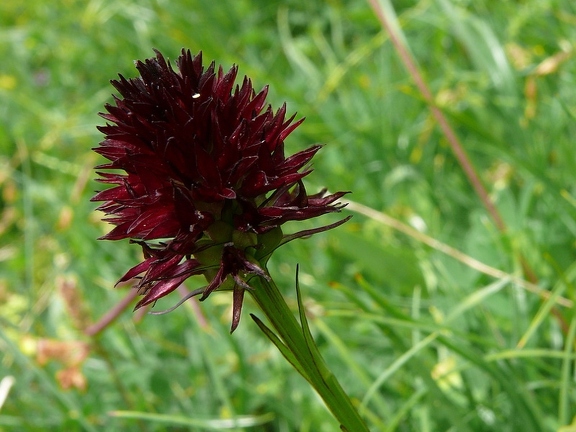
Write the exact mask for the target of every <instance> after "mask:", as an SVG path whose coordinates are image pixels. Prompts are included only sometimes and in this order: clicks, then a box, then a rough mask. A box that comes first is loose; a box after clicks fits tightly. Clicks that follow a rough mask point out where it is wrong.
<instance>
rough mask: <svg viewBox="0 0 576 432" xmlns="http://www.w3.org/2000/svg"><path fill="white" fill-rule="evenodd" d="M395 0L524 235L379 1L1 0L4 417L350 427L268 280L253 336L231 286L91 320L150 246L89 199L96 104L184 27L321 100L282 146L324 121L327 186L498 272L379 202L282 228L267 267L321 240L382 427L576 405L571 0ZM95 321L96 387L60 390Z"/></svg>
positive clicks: (564, 426)
mask: <svg viewBox="0 0 576 432" xmlns="http://www.w3.org/2000/svg"><path fill="white" fill-rule="evenodd" d="M384 3H385V1H384V0H383V1H382V2H381V4H384ZM393 6H394V10H395V14H396V15H395V16H396V18H397V22H398V24H399V28H400V30H401V32H402V35H403V38H404V39H405V41H406V42H407V44H408V46H409V47H410V51H411V52H412V54H413V55H414V57H415V58H416V59H417V62H418V64H419V67H420V69H421V71H422V72H423V75H424V77H425V80H426V82H427V83H428V85H429V86H430V88H431V90H432V92H433V93H434V95H435V98H436V103H437V104H438V106H440V107H441V109H442V110H443V112H444V114H445V115H446V116H447V118H448V119H449V121H450V123H451V124H452V126H453V127H454V129H455V131H456V133H457V134H458V136H459V137H460V138H461V140H462V143H463V145H464V147H465V148H466V150H467V152H468V153H469V156H470V158H471V160H472V161H473V163H474V165H475V166H476V168H477V170H478V172H479V174H480V176H481V178H482V179H483V181H484V183H485V185H486V187H487V189H488V191H489V193H490V196H491V198H492V199H493V200H494V202H495V203H496V205H497V207H498V209H499V211H500V212H501V214H502V217H503V219H504V220H505V222H506V224H507V226H508V230H507V231H506V233H505V234H502V233H500V232H499V231H498V230H497V229H496V227H495V225H494V223H493V221H492V220H491V219H490V217H489V215H488V214H487V212H486V210H485V209H484V207H483V206H482V203H481V201H480V199H479V198H478V196H477V195H476V194H475V193H474V191H473V189H472V187H471V186H470V184H469V182H468V181H467V179H466V177H465V175H464V174H463V170H462V167H461V166H460V165H459V164H458V162H457V160H456V159H455V157H454V155H453V153H452V151H451V149H450V146H449V145H448V143H447V140H446V138H445V137H444V136H443V134H442V133H441V131H440V129H439V128H438V126H437V124H436V123H435V121H434V119H433V118H432V116H431V114H430V111H429V109H428V107H427V105H426V103H425V102H424V99H423V97H422V95H421V94H420V93H419V92H418V90H417V88H416V87H415V85H414V82H413V80H412V78H411V77H410V75H409V74H408V73H407V71H406V69H405V68H404V66H403V64H402V62H401V61H400V60H399V57H398V54H397V52H396V51H395V50H394V48H393V46H392V45H391V43H390V40H389V37H388V35H387V34H386V33H385V32H384V31H383V30H382V28H381V25H380V23H379V22H378V20H377V18H376V17H375V15H374V12H373V11H372V9H371V8H370V5H369V4H368V2H365V1H361V0H348V1H344V0H340V1H339V0H330V1H328V0H327V1H319V0H309V1H303V0H287V1H282V2H277V1H270V0H222V1H213V0H210V1H208V0H179V1H167V0H142V1H135V0H113V1H112V0H86V1H75V0H55V1H50V2H48V1H42V0H27V1H23V0H13V1H4V2H1V4H0V58H1V59H2V60H1V62H0V196H1V198H0V380H1V379H4V384H5V385H6V384H7V383H9V380H10V378H9V377H12V378H13V385H12V386H11V387H10V389H9V390H8V392H7V395H6V397H5V399H4V400H3V404H2V406H1V407H0V431H63V430H66V431H104V430H105V431H132V430H134V431H165V430H168V431H209V430H236V431H242V430H245V431H278V432H288V431H313V432H316V431H321V432H323V431H326V432H328V431H334V430H337V424H336V423H335V421H334V420H333V419H332V418H331V417H330V415H329V413H328V412H327V411H326V409H325V408H324V407H323V405H322V402H321V401H320V399H319V398H318V397H317V396H316V395H315V394H314V393H313V391H312V390H311V389H310V388H309V387H308V385H307V383H306V382H305V381H304V380H303V379H302V378H301V377H300V376H298V375H297V374H296V373H295V372H294V371H293V370H291V368H290V366H289V365H288V364H287V363H286V362H285V360H284V359H283V358H282V357H281V356H280V355H279V354H278V352H277V351H276V350H275V348H274V347H273V346H272V345H271V344H270V343H269V342H268V341H267V340H266V339H265V337H264V336H263V335H262V334H261V333H260V332H259V330H258V329H257V327H256V325H255V324H254V323H253V322H252V321H251V320H250V319H249V317H248V315H247V313H248V312H253V313H256V314H258V311H257V309H256V308H255V306H254V305H253V304H252V303H251V302H250V300H247V304H246V306H245V311H244V316H243V320H242V322H241V324H240V327H239V329H238V330H237V331H236V332H235V333H234V334H233V335H229V325H230V319H231V307H230V305H231V298H230V296H229V295H228V294H225V293H222V294H214V295H212V296H210V298H209V299H208V300H207V301H205V302H203V303H202V304H201V314H199V313H198V312H194V310H193V309H192V308H191V307H189V306H182V307H180V308H178V309H177V310H175V311H174V312H172V313H170V314H168V315H161V316H151V315H146V316H144V317H143V319H141V320H138V319H137V318H138V317H137V316H135V315H133V314H132V313H131V312H130V311H127V312H125V313H123V314H122V315H121V316H120V318H119V319H118V321H116V322H115V323H114V324H112V325H110V326H109V327H108V328H107V329H106V330H105V331H104V332H103V333H102V334H101V335H100V336H98V337H93V338H89V337H87V336H85V335H84V333H83V330H84V328H85V326H86V325H87V324H89V323H92V322H95V321H97V320H98V319H99V318H100V317H101V316H102V315H103V314H105V313H106V312H107V311H108V310H110V308H112V307H113V306H114V305H115V304H117V303H118V302H119V301H120V300H121V299H122V298H123V297H124V296H125V295H126V292H127V291H126V288H117V289H115V288H114V283H115V282H116V280H117V279H118V278H119V277H120V276H121V275H123V274H124V272H125V271H126V270H127V269H128V268H129V267H131V266H132V265H134V264H135V263H137V262H138V260H139V257H140V255H139V251H138V248H137V247H135V246H130V245H128V243H127V242H114V243H112V242H99V241H96V238H97V237H98V236H100V235H102V234H103V233H104V232H106V230H107V229H108V227H107V226H105V225H104V224H103V223H101V222H100V221H99V218H100V216H101V215H99V214H97V213H95V212H94V207H95V205H94V204H93V203H90V202H89V198H90V197H91V196H92V194H93V192H94V190H96V189H97V188H98V185H97V184H96V183H95V182H93V180H92V179H93V177H94V173H93V169H92V167H93V166H94V165H96V164H98V163H100V162H101V160H100V159H98V157H97V156H96V155H95V154H94V153H93V152H92V151H91V148H92V147H94V146H96V145H97V143H98V142H99V141H100V139H101V136H100V134H99V133H98V132H97V130H96V125H99V124H103V121H102V120H101V119H100V118H99V117H98V116H97V112H99V111H102V110H103V105H104V104H105V103H107V102H111V100H112V97H111V95H112V93H113V90H114V89H113V88H112V87H111V85H110V84H109V80H110V79H113V78H115V77H116V76H117V73H122V74H123V75H125V76H127V77H133V76H135V75H136V71H135V69H134V65H133V61H134V60H135V59H145V58H148V57H151V56H153V51H152V48H157V49H159V50H161V51H162V52H163V53H164V54H165V55H166V56H168V57H169V58H171V59H172V60H173V59H175V58H176V57H177V55H178V53H179V51H180V49H181V48H182V47H186V48H190V49H191V50H192V51H193V52H197V51H199V50H202V51H203V53H204V57H205V60H206V61H210V60H211V59H214V60H215V61H216V62H217V63H218V64H222V65H223V66H224V68H225V69H227V68H229V67H230V66H231V65H232V64H233V63H236V64H238V65H239V67H240V75H244V74H246V75H248V76H250V77H251V78H252V79H253V81H254V83H255V86H256V87H257V88H261V87H263V86H264V85H266V84H269V85H270V89H271V90H270V97H269V100H270V102H271V103H272V104H273V106H275V107H278V106H279V105H280V104H281V103H282V102H283V101H287V103H288V110H289V111H290V112H296V111H297V112H298V115H299V116H305V117H306V121H305V122H304V124H303V125H302V126H301V127H299V128H298V129H297V131H296V132H294V133H293V134H292V135H291V137H290V138H289V139H288V141H287V149H288V151H289V152H290V153H292V152H296V151H298V150H300V149H302V148H304V147H306V146H309V145H310V144H313V143H316V142H320V143H325V144H326V145H325V147H324V148H323V149H322V151H321V152H320V153H319V154H318V155H317V157H316V160H315V163H314V168H315V171H314V173H313V174H311V175H310V176H309V177H308V178H307V185H308V187H309V188H310V190H311V191H314V190H316V189H319V188H321V187H323V186H326V187H328V188H329V189H330V190H332V191H336V190H351V191H353V194H351V195H350V199H351V200H353V201H355V202H357V203H361V204H363V205H365V206H368V207H370V208H371V209H373V210H374V211H376V212H379V213H383V214H386V215H388V216H391V217H393V218H395V219H396V220H398V221H401V222H403V223H405V224H407V225H410V226H412V227H413V228H415V229H416V230H417V231H418V233H420V234H426V235H427V236H429V237H431V238H433V239H436V240H438V241H439V242H442V243H444V244H447V245H450V246H452V247H453V248H455V249H457V250H459V251H461V252H463V253H464V254H466V255H467V256H468V257H469V258H474V259H476V260H478V261H480V262H481V263H484V264H486V265H488V266H491V267H493V268H495V269H498V270H500V271H501V272H502V274H501V275H500V277H497V278H495V277H493V276H490V275H487V274H486V273H485V272H481V271H478V270H477V269H475V268H473V267H472V264H471V262H472V261H470V259H469V258H466V259H464V260H457V259H455V258H454V257H453V256H451V254H446V253H445V252H443V251H442V250H441V249H439V248H438V247H431V246H430V244H426V243H424V242H423V241H422V238H421V237H419V236H418V235H417V233H416V234H415V233H412V235H406V234H405V233H402V232H400V231H398V230H396V229H394V228H393V227H391V226H390V225H385V224H383V223H382V222H381V221H378V220H377V219H376V218H374V217H367V216H364V215H361V214H355V215H354V218H353V219H352V221H350V222H348V223H347V224H346V225H344V226H343V227H340V228H338V229H337V230H334V231H330V232H328V233H324V234H320V235H317V236H315V237H313V238H311V239H309V240H304V241H303V240H300V241H296V242H293V243H290V244H288V245H286V246H285V247H284V248H283V249H281V250H279V251H278V252H277V253H275V255H274V257H273V258H272V261H271V263H270V271H271V273H272V275H273V276H274V277H275V278H276V281H277V283H278V284H279V285H280V286H281V287H283V289H284V290H285V293H286V297H287V301H288V302H289V304H290V305H291V306H293V307H294V306H295V293H294V277H295V268H296V264H300V268H301V275H300V282H301V287H302V290H303V293H304V296H305V305H306V308H307V310H308V313H309V316H310V325H311V327H312V330H313V332H314V335H315V338H316V340H317V342H318V345H319V347H320V350H321V352H322V353H323V355H324V356H325V358H326V360H327V362H328V364H329V365H330V366H331V368H332V371H333V372H334V373H335V374H336V375H337V376H338V378H339V379H340V381H341V383H342V385H343V387H344V388H345V389H346V390H347V391H348V393H349V394H350V396H351V397H352V398H353V400H354V401H355V402H356V403H357V404H358V406H359V407H360V409H361V412H362V413H363V415H364V416H365V418H366V419H367V421H368V423H369V424H370V426H371V429H372V430H373V431H424V432H425V431H431V432H435V431H458V432H460V431H511V432H512V431H523V432H532V431H534V432H539V431H561V432H569V431H575V430H576V421H575V420H574V417H575V416H576V408H575V407H576V388H575V386H574V380H575V370H574V361H575V359H576V354H575V352H574V348H575V345H574V344H575V334H576V317H575V314H574V310H573V308H571V307H569V306H570V305H571V302H572V301H573V300H575V293H574V285H573V283H574V279H575V277H576V266H575V265H574V263H575V258H576V250H575V236H576V219H575V216H576V207H575V205H576V188H575V184H576V158H575V157H574V140H575V137H576V121H575V117H576V59H575V56H574V50H575V47H576V46H575V44H576V42H575V41H576V5H575V4H574V2H572V1H571V0H507V1H495V0H480V1H469V0H422V1H413V0H410V1H408V0H402V1H394V2H393ZM345 213H346V214H351V213H354V212H352V211H345ZM332 220H335V219H330V217H327V218H326V219H325V220H324V221H312V222H310V223H305V224H304V225H305V226H306V227H307V228H308V227H312V226H314V224H316V225H318V224H320V223H322V222H329V221H332ZM293 228H294V229H295V230H296V229H302V226H300V227H293ZM452 255H453V254H452ZM520 257H523V258H524V259H525V261H526V262H527V264H528V266H529V267H530V268H531V269H532V270H533V272H534V274H535V276H536V278H537V280H536V283H537V284H538V285H539V286H540V287H541V288H543V289H545V290H547V291H550V292H551V293H552V296H551V297H548V298H546V297H542V296H540V295H538V294H534V293H532V292H530V291H528V290H527V289H526V288H525V284H523V283H522V282H521V281H519V280H517V279H522V280H527V278H528V277H527V276H526V275H525V273H524V271H523V268H522V265H521V258H520ZM514 278H516V279H514ZM66 288H71V289H70V290H66ZM70 292H72V293H74V298H73V299H70V298H71V297H70V296H71V295H72V294H70ZM176 298H177V295H174V297H172V298H169V299H165V300H163V301H162V302H161V304H159V305H158V306H157V307H158V308H159V309H160V308H162V307H164V306H166V307H168V306H170V305H171V304H173V303H174V302H175V301H176ZM67 299H68V300H67ZM202 319H205V320H206V322H205V323H204V322H203V320H202ZM56 342H59V343H60V345H55V343H56ZM50 343H51V344H52V345H50V346H56V347H57V349H56V350H55V351H54V352H52V353H46V351H45V347H46V344H50ZM79 343H85V344H86V345H85V346H86V347H87V349H88V351H87V354H86V357H85V358H84V359H83V360H82V361H81V362H77V363H78V364H77V365H76V366H77V373H79V374H81V376H83V377H84V378H85V380H86V388H85V389H84V390H82V389H78V388H71V389H65V388H63V379H62V375H61V373H62V370H65V369H66V368H69V367H71V366H74V365H75V364H74V360H73V358H74V355H73V353H72V355H71V356H70V355H66V349H67V348H74V347H76V349H77V347H78V346H80V345H79ZM43 354H44V357H45V358H42V355H43ZM59 354H60V355H59ZM71 357H72V359H71ZM59 373H60V375H58V374H59ZM234 420H236V423H234ZM570 425H572V426H570Z"/></svg>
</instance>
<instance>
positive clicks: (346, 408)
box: [250, 277, 369, 432]
mask: <svg viewBox="0 0 576 432" xmlns="http://www.w3.org/2000/svg"><path fill="white" fill-rule="evenodd" d="M250 282H251V284H252V285H253V286H254V287H255V289H254V290H252V291H250V294H251V295H252V297H253V298H254V300H255V301H256V303H257V304H258V306H259V307H260V309H262V311H263V312H264V314H265V315H266V317H267V318H268V319H269V320H270V323H271V324H272V326H273V327H274V330H276V332H277V334H278V336H279V338H278V336H276V335H275V334H274V333H273V332H272V331H271V330H270V329H269V328H268V327H266V325H265V324H264V323H263V322H262V321H260V319H258V318H257V317H256V316H254V315H252V319H254V321H255V322H256V324H258V326H259V327H260V329H261V330H262V331H263V332H264V333H265V334H266V336H268V338H269V339H270V340H271V341H272V342H273V343H274V344H275V345H276V347H277V348H278V349H279V350H280V351H281V352H282V354H283V355H284V357H285V358H286V359H287V360H288V361H289V362H290V363H291V364H292V366H293V367H294V368H295V369H296V370H297V371H298V372H299V373H300V374H301V375H302V376H303V377H304V378H305V379H306V380H307V381H308V382H309V383H310V385H312V387H313V388H314V389H315V390H316V392H318V394H319V395H320V397H321V398H322V400H323V401H324V403H325V404H326V406H327V407H328V409H329V410H330V412H331V413H332V415H333V416H334V417H335V418H336V419H337V420H338V421H339V422H340V429H341V430H343V431H348V432H363V431H366V432H367V431H369V429H368V427H367V426H366V424H365V423H364V421H363V420H362V418H361V417H360V415H359V414H358V412H357V410H356V409H355V408H354V406H353V405H352V401H351V400H350V398H349V397H348V395H347V394H346V392H345V391H344V390H343V389H342V386H341V385H340V383H339V382H338V380H337V379H336V377H335V376H334V374H333V373H332V372H331V371H330V370H329V369H328V366H327V365H326V362H325V361H324V359H323V358H322V356H321V354H320V351H319V350H318V347H317V346H316V344H315V342H314V339H313V338H312V334H311V333H310V329H309V327H308V320H307V319H306V313H305V309H304V305H303V303H302V296H301V293H300V288H299V285H298V277H296V293H297V297H298V311H299V316H300V324H298V322H297V321H296V319H295V318H294V315H293V314H292V311H291V310H290V308H289V307H288V305H287V304H286V301H285V300H284V297H283V296H282V294H281V293H280V291H279V289H278V287H277V286H276V284H275V283H274V280H273V279H272V278H269V279H265V278H260V277H257V278H253V279H252V280H251V281H250Z"/></svg>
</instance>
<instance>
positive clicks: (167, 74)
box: [92, 50, 345, 330]
mask: <svg viewBox="0 0 576 432" xmlns="http://www.w3.org/2000/svg"><path fill="white" fill-rule="evenodd" d="M176 64H177V66H178V71H174V70H173V69H172V66H171V65H170V64H169V63H168V62H167V61H166V60H165V59H164V57H163V56H162V54H160V53H159V52H156V57H155V58H152V59H148V60H146V61H145V62H140V61H139V62H137V64H136V68H137V69H138V71H139V72H140V77H139V78H134V79H125V78H124V77H123V76H122V75H120V78H119V79H118V80H115V81H112V84H113V85H114V87H115V88H116V89H117V90H118V92H119V93H120V95H121V97H120V98H115V105H106V107H105V108H106V110H107V111H108V113H101V114H100V115H101V116H102V117H103V118H105V119H106V120H107V121H108V122H109V123H107V125H106V126H102V127H99V130H100V131H101V132H102V133H104V135H105V139H104V141H102V142H101V143H100V146H99V147H97V148H95V149H94V150H95V151H96V152H97V153H99V154H100V155H102V156H104V157H105V158H106V159H108V160H109V161H110V162H108V163H106V164H103V165H100V166H98V167H97V169H99V170H106V171H99V172H98V174H99V176H100V178H99V179H98V181H100V182H102V183H107V184H111V185H113V187H111V188H109V189H106V190H104V191H101V192H99V193H97V194H96V196H94V198H92V200H93V201H103V203H102V204H101V205H100V206H99V207H98V209H99V210H101V211H103V212H104V213H106V215H107V217H106V218H105V219H104V220H106V221H107V222H110V223H111V224H113V225H115V227H114V229H112V231H110V232H109V233H108V234H107V235H105V236H104V237H102V238H103V239H108V240H119V239H125V238H129V239H132V240H133V241H135V242H136V243H138V244H140V245H141V246H142V249H143V251H144V261H143V262H141V263H140V264H138V265H136V266H135V267H133V268H132V269H130V270H129V271H128V272H127V273H126V274H125V275H124V276H123V277H122V278H121V279H120V282H122V281H126V280H128V279H131V278H133V277H136V276H139V275H141V279H140V281H139V284H138V289H139V290H140V291H141V292H142V293H143V294H144V297H143V298H142V300H141V301H140V302H139V303H138V304H137V305H136V307H137V308H138V307H141V306H144V305H147V304H149V303H152V302H154V301H155V300H157V299H159V298H160V297H163V296H165V295H166V294H168V293H170V292H171V291H173V290H175V289H176V288H177V287H178V286H179V285H180V284H181V283H182V282H184V281H185V280H186V279H187V278H189V277H190V276H192V275H204V276H205V277H206V279H207V281H208V285H207V286H206V287H205V288H204V289H203V290H202V291H201V292H202V294H203V295H202V297H201V299H205V298H206V297H207V296H208V295H209V294H210V293H211V292H213V291H214V290H216V289H221V290H222V289H230V290H233V291H234V296H233V298H234V306H233V310H234V313H233V315H234V316H233V323H232V330H234V329H235V328H236V326H237V325H238V321H239V319H240V311H241V307H242V299H243V295H244V291H245V290H246V289H250V286H249V284H248V279H249V277H251V276H254V275H256V276H262V277H268V276H267V273H266V271H265V270H264V266H265V264H266V260H267V259H268V257H269V255H270V253H271V251H272V250H274V249H275V248H276V247H277V246H278V245H279V244H281V243H283V242H286V241H287V240H291V239H293V238H296V237H302V236H304V235H310V234H314V233H316V232H320V231H325V230H327V229H330V228H333V227H334V226H336V225H339V224H340V223H341V222H338V223H336V224H332V225H328V226H324V227H321V228H317V229H314V230H308V231H302V232H300V233H297V234H293V235H291V236H283V234H282V231H281V228H280V226H281V225H282V224H283V223H285V222H288V221H295V220H305V219H310V218H313V217H316V216H320V215H323V214H326V213H330V212H336V211H339V210H340V209H341V208H342V205H341V204H339V203H337V202H336V201H337V200H338V199H339V198H340V197H342V196H343V195H344V194H345V193H344V192H338V193H335V194H332V195H327V196H325V191H321V192H320V193H318V194H315V195H307V194H306V189H305V188H304V184H303V183H302V178H303V177H305V176H306V175H308V174H309V173H310V171H311V170H310V168H309V167H308V166H309V165H308V164H309V162H310V160H311V159H312V157H313V156H314V154H316V152H317V151H318V150H319V149H320V146H319V145H315V146H312V147H310V148H309V149H307V150H304V151H301V152H299V153H296V154H294V155H292V156H289V157H286V156H285V155H284V140H285V139H286V137H287V136H288V135H289V134H290V133H291V132H292V131H293V130H294V129H295V128H296V127H297V126H298V125H299V124H300V123H301V122H302V120H299V121H296V122H294V115H293V116H291V117H289V118H286V106H285V105H283V106H282V107H281V108H280V109H279V110H277V111H276V112H275V113H274V112H273V111H272V108H271V107H270V105H266V102H265V99H266V94H267V92H268V88H267V87H265V88H264V89H263V90H261V91H260V92H259V93H256V92H255V91H254V89H253V87H252V83H251V81H250V80H249V79H248V78H246V77H245V78H244V80H243V81H242V85H240V86H239V85H235V80H236V74H237V68H236V67H235V66H234V67H232V69H230V71H228V72H227V73H223V71H222V68H221V67H219V68H218V71H217V72H216V71H215V67H214V62H212V63H211V64H210V66H208V68H206V69H205V68H204V67H203V66H202V53H199V54H198V55H196V56H192V55H191V54H190V51H184V50H183V51H182V54H181V55H180V56H179V57H178V60H177V62H176ZM108 170H112V172H109V171H108ZM118 171H121V172H120V173H118Z"/></svg>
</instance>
